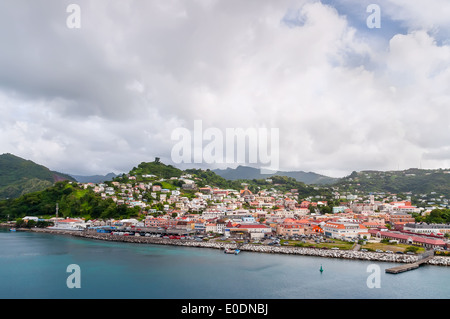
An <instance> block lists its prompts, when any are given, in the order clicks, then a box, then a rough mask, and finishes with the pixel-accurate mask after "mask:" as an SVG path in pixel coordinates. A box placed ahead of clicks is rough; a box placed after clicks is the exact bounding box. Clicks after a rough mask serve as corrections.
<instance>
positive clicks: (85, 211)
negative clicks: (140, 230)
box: [0, 181, 138, 220]
mask: <svg viewBox="0 0 450 319" xmlns="http://www.w3.org/2000/svg"><path fill="white" fill-rule="evenodd" d="M56 203H58V205H59V216H60V217H80V216H81V217H85V218H88V219H90V218H92V219H95V218H105V219H106V218H126V217H128V216H132V215H137V212H138V211H137V210H136V209H134V208H127V207H126V206H125V205H116V203H115V202H114V201H113V200H112V199H106V200H103V199H101V197H100V196H99V195H98V194H96V193H94V192H93V191H92V190H90V189H83V188H80V187H79V186H78V184H77V183H70V182H67V181H63V182H57V183H55V185H54V186H51V187H49V188H47V189H45V190H43V191H39V192H34V193H29V194H25V195H23V196H21V197H19V198H16V199H9V200H4V201H0V219H1V220H6V219H9V220H13V219H17V218H23V217H25V216H54V215H55V212H56Z"/></svg>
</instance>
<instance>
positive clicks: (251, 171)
mask: <svg viewBox="0 0 450 319" xmlns="http://www.w3.org/2000/svg"><path fill="white" fill-rule="evenodd" d="M212 171H213V172H214V173H216V174H217V175H219V176H221V177H223V178H225V179H230V180H237V179H266V178H270V177H273V176H286V177H292V178H295V179H296V180H297V181H299V182H303V183H305V184H309V185H330V184H333V183H335V182H337V181H338V180H339V178H335V177H329V176H325V175H321V174H317V173H314V172H304V171H273V173H270V174H262V173H261V172H260V169H258V168H254V167H250V166H242V165H239V166H238V167H236V168H226V169H214V170H212Z"/></svg>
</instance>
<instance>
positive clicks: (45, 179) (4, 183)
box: [0, 153, 74, 199]
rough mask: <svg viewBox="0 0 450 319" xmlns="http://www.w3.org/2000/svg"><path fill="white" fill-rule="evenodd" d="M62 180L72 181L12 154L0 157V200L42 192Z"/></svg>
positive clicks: (67, 177)
mask: <svg viewBox="0 0 450 319" xmlns="http://www.w3.org/2000/svg"><path fill="white" fill-rule="evenodd" d="M62 180H71V181H73V180H74V179H73V178H72V177H70V176H68V175H66V174H62V173H58V172H54V171H51V170H49V169H48V168H47V167H45V166H42V165H38V164H36V163H34V162H32V161H30V160H25V159H23V158H20V157H17V156H15V155H12V154H8V153H7V154H2V155H0V199H6V198H16V197H19V196H21V195H24V194H26V193H30V192H35V191H39V190H43V189H46V188H47V187H49V186H51V185H53V184H54V183H55V182H57V181H62Z"/></svg>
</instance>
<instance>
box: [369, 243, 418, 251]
mask: <svg viewBox="0 0 450 319" xmlns="http://www.w3.org/2000/svg"><path fill="white" fill-rule="evenodd" d="M408 247H411V245H405V244H384V243H367V244H366V245H363V246H361V249H363V248H365V249H367V250H369V251H375V250H377V249H380V250H383V251H386V250H391V251H393V252H394V253H395V252H397V251H401V252H405V250H406V249H407V248H408ZM423 252H425V249H424V248H422V247H420V248H419V249H418V251H417V253H418V254H421V253H423Z"/></svg>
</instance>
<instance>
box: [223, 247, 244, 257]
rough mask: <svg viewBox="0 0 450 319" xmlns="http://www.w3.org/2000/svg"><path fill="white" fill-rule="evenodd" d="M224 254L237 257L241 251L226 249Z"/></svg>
mask: <svg viewBox="0 0 450 319" xmlns="http://www.w3.org/2000/svg"><path fill="white" fill-rule="evenodd" d="M223 252H224V253H225V254H235V255H237V254H239V253H240V252H241V251H240V250H239V249H230V248H227V249H225V250H224V251H223Z"/></svg>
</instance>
